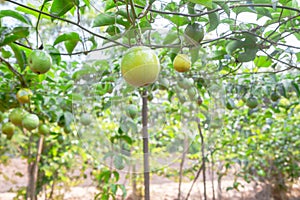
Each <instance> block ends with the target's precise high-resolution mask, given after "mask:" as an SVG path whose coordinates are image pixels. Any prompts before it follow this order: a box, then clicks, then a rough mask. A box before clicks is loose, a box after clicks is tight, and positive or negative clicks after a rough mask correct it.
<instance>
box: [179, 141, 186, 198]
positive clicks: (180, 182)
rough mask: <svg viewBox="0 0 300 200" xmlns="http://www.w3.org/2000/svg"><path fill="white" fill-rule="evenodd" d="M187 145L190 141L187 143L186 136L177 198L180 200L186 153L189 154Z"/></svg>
mask: <svg viewBox="0 0 300 200" xmlns="http://www.w3.org/2000/svg"><path fill="white" fill-rule="evenodd" d="M187 143H188V141H187V137H186V135H185V137H184V142H183V152H182V156H181V161H180V167H179V186H178V196H177V199H178V200H180V199H181V184H182V176H183V166H184V162H185V157H186V152H187V150H186V148H187Z"/></svg>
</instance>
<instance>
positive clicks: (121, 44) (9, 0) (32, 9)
mask: <svg viewBox="0 0 300 200" xmlns="http://www.w3.org/2000/svg"><path fill="white" fill-rule="evenodd" d="M6 1H7V2H10V3H13V4H16V5H18V6H21V7H23V8H27V9H29V10H31V11H34V12H37V13H41V14H43V15H46V16H49V17H52V18H54V19H58V20H61V21H64V22H68V23H70V24H72V25H75V26H77V27H78V28H81V29H82V30H84V31H86V32H88V33H90V34H91V35H94V36H96V37H99V38H101V39H103V40H107V41H110V42H113V43H115V44H118V45H120V46H123V47H127V48H128V47H129V46H128V45H127V44H123V43H120V42H118V41H115V40H113V39H110V38H107V37H105V36H102V35H100V34H97V33H95V32H93V31H91V30H90V29H88V28H85V27H84V26H82V25H80V24H77V23H76V22H73V21H71V20H68V19H65V18H61V17H58V16H56V15H52V14H49V13H46V12H43V11H40V10H37V9H35V8H32V7H29V6H26V5H23V4H21V3H19V2H15V1H12V0H6Z"/></svg>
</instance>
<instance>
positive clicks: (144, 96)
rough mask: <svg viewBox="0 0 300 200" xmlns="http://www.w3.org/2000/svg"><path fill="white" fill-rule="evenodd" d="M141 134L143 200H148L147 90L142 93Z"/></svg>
mask: <svg viewBox="0 0 300 200" xmlns="http://www.w3.org/2000/svg"><path fill="white" fill-rule="evenodd" d="M142 100H143V106H142V125H143V129H142V134H143V154H144V187H145V200H150V173H149V134H148V99H147V90H144V91H143V93H142Z"/></svg>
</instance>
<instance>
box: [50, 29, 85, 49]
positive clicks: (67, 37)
mask: <svg viewBox="0 0 300 200" xmlns="http://www.w3.org/2000/svg"><path fill="white" fill-rule="evenodd" d="M79 41H80V36H79V34H78V33H75V32H70V33H64V34H62V35H60V36H58V37H57V38H56V40H55V41H54V43H53V46H55V45H57V44H59V43H61V42H64V44H65V47H66V49H67V51H68V53H69V54H71V53H72V52H73V50H74V48H75V47H76V45H77V43H78V42H79Z"/></svg>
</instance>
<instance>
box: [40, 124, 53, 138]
mask: <svg viewBox="0 0 300 200" xmlns="http://www.w3.org/2000/svg"><path fill="white" fill-rule="evenodd" d="M49 133H50V129H49V126H48V125H46V124H41V125H40V126H39V134H41V135H48V134H49Z"/></svg>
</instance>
